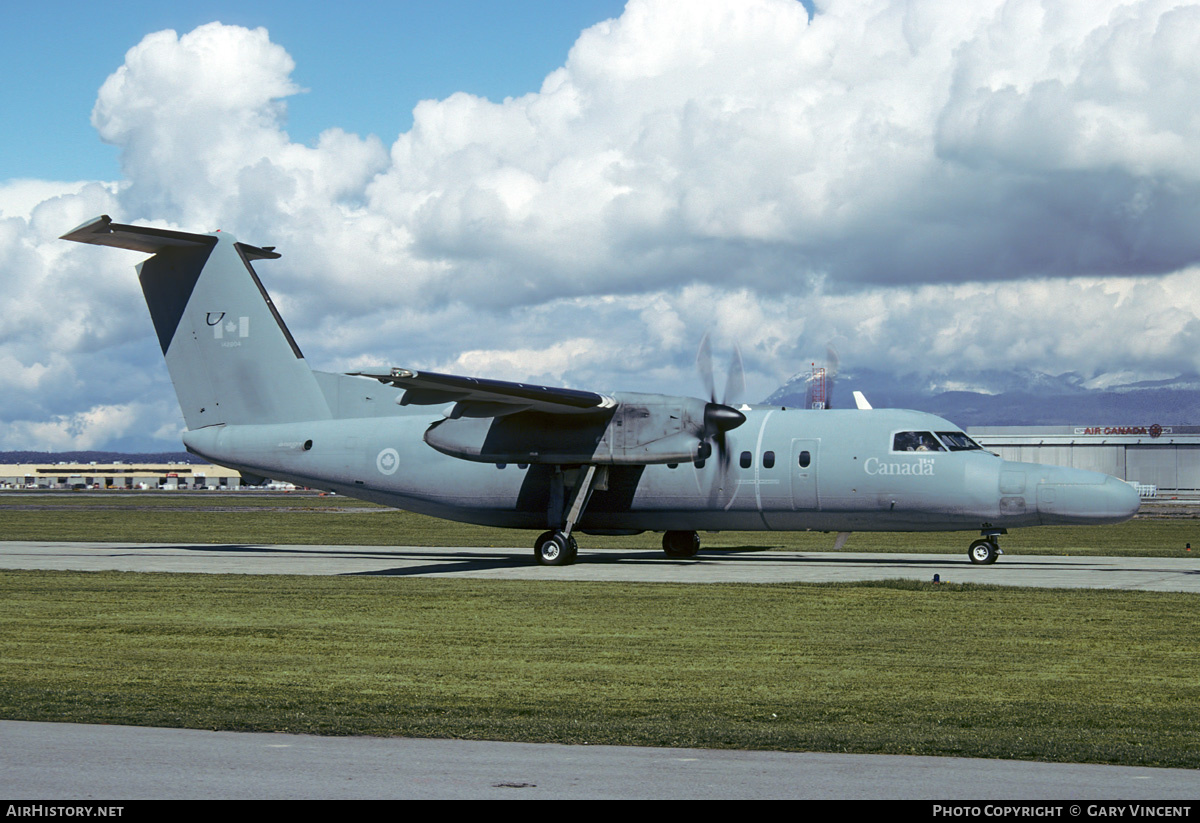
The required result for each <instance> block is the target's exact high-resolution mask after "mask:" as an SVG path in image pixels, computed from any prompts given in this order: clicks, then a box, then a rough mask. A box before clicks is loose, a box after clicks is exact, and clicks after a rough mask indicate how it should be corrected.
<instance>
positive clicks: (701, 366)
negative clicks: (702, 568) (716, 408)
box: [696, 332, 717, 403]
mask: <svg viewBox="0 0 1200 823" xmlns="http://www.w3.org/2000/svg"><path fill="white" fill-rule="evenodd" d="M696 371H697V372H699V373H700V380H701V382H703V383H704V389H705V391H706V392H707V396H708V399H709V401H710V402H713V403H715V402H716V401H717V386H716V382H715V381H714V380H713V361H712V343H710V342H709V340H708V332H705V333H704V338H703V339H702V340H701V341H700V350H699V351H697V352H696Z"/></svg>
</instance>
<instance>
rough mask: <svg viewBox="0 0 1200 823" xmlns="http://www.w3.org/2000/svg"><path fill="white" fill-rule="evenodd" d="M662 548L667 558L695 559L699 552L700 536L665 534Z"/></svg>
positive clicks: (694, 534) (676, 533)
mask: <svg viewBox="0 0 1200 823" xmlns="http://www.w3.org/2000/svg"><path fill="white" fill-rule="evenodd" d="M662 546H663V551H664V552H666V554H667V557H673V558H679V557H695V556H696V553H697V552H698V551H700V535H698V534H696V533H695V532H665V533H663V539H662Z"/></svg>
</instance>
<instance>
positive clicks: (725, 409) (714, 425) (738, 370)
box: [696, 332, 746, 505]
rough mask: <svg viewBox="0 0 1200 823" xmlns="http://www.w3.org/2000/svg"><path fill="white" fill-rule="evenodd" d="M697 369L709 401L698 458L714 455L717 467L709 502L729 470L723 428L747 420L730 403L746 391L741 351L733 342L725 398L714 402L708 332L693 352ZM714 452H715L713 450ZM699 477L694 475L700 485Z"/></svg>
mask: <svg viewBox="0 0 1200 823" xmlns="http://www.w3.org/2000/svg"><path fill="white" fill-rule="evenodd" d="M696 371H697V372H699V374H700V379H701V381H703V383H704V389H705V391H706V392H707V394H708V399H709V402H708V403H707V404H705V406H704V428H703V430H702V431H701V432H700V448H699V451H698V459H700V460H703V461H705V463H706V464H707V461H708V460H710V459H712V458H713V457H715V458H716V467H715V468H716V471H715V472H713V481H712V488H711V489H710V491H709V503H710V505H712V504H714V503H716V501H717V500H718V499H719V498H720V495H721V491H722V489H723V488H724V485H725V482H726V478H727V476H728V474H729V462H730V455H729V447H728V444H727V443H726V438H725V434H726V432H729V431H732V430H733V429H736V428H737V427H738V426H740V425H742V424H743V423H745V422H746V415H744V414H742V413H741V412H740V411H738V410H737V409H736V408H734V407H733V406H734V405H736V404H739V403H740V402H741V398H742V394H743V393H744V392H745V391H746V371H745V367H744V366H743V364H742V351H741V349H740V348H738V347H737V345H736V344H735V345H734V350H733V357H732V359H731V360H730V362H729V373H728V375H727V376H726V377H725V399H724V402H721V403H718V402H717V386H716V380H715V378H714V376H713V360H712V341H711V340H710V336H709V334H708V333H707V332H705V334H704V339H702V340H701V341H700V349H699V351H697V352H696ZM714 453H715V454H714ZM699 484H700V478H699V475H697V477H696V485H697V488H699Z"/></svg>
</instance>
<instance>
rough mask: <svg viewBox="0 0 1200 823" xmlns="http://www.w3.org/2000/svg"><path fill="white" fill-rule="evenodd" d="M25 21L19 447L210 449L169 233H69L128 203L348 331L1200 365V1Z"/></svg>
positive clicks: (407, 360)
mask: <svg viewBox="0 0 1200 823" xmlns="http://www.w3.org/2000/svg"><path fill="white" fill-rule="evenodd" d="M260 27H261V29H260ZM263 29H265V31H266V34H264V33H263ZM0 46H2V48H0V61H3V64H2V67H3V69H4V70H5V73H6V77H7V78H9V81H8V82H6V83H5V84H2V85H0V116H2V122H3V128H2V129H0V141H2V142H0V449H78V448H124V449H129V450H138V451H155V450H174V449H177V448H178V445H179V432H180V429H181V427H182V420H181V417H180V414H179V411H178V408H177V406H176V404H175V399H174V392H173V389H172V386H171V383H170V380H169V378H168V376H167V374H166V370H165V368H164V366H163V363H162V358H161V356H160V353H159V351H158V346H157V344H156V342H155V339H154V335H153V330H152V329H151V327H150V323H149V321H148V319H147V317H146V313H145V307H144V305H143V304H142V303H143V301H142V297H141V295H140V293H139V291H138V286H137V279H136V277H135V276H134V275H133V271H132V267H133V266H134V265H135V264H136V263H137V262H138V255H136V254H134V253H131V252H123V251H117V250H111V249H99V248H95V247H88V246H80V245H78V244H70V243H64V242H63V241H61V240H59V239H58V238H59V236H60V235H62V234H63V233H64V232H66V231H68V230H70V229H71V228H73V227H75V226H77V225H79V224H80V223H83V222H84V221H85V220H89V219H91V218H94V217H95V216H96V215H98V214H110V215H112V216H113V217H114V219H117V220H118V221H121V222H131V223H153V224H156V225H160V226H174V227H177V228H180V229H183V230H189V231H208V230H211V229H214V228H220V229H221V230H223V231H227V232H229V233H231V234H234V235H235V236H237V237H238V238H239V239H242V240H244V241H245V242H248V243H251V244H253V245H262V246H277V247H278V249H279V250H280V252H281V253H282V255H283V256H282V258H281V259H280V260H278V261H270V262H267V261H263V262H262V263H261V264H260V265H259V274H260V276H261V277H262V279H263V282H264V283H265V284H266V286H267V288H269V289H270V290H271V294H272V297H273V298H274V300H275V303H276V305H278V306H279V307H280V310H281V312H282V313H283V315H284V317H285V318H286V320H287V322H288V325H289V327H290V328H291V330H292V332H293V334H294V336H295V337H296V339H297V341H298V343H299V344H300V346H301V348H302V349H303V350H304V353H305V355H306V357H307V358H308V360H309V362H310V363H311V364H312V365H313V366H314V367H316V368H320V369H326V370H337V371H353V370H356V369H361V368H364V367H377V366H386V365H396V366H405V367H410V368H418V369H432V370H436V371H444V372H450V373H458V374H471V375H477V376H481V377H492V378H497V379H503V380H519V381H523V382H532V383H540V384H545V385H559V386H568V387H572V388H581V389H588V390H593V391H601V392H611V391H622V390H624V391H647V392H659V393H670V394H686V395H698V394H700V393H703V389H702V386H701V381H700V380H699V378H698V377H697V374H696V370H695V356H696V348H697V346H698V344H699V341H700V340H701V338H703V337H704V335H705V334H706V333H711V335H712V340H713V345H714V356H715V359H716V361H717V362H721V361H723V360H725V358H727V357H728V353H729V351H730V350H731V349H732V347H733V346H734V345H735V344H736V345H737V346H738V347H739V348H740V349H741V352H742V355H743V358H744V361H745V364H746V385H747V390H746V397H745V399H748V400H752V401H753V400H757V399H760V398H764V397H766V396H767V395H769V394H770V393H771V392H772V391H774V390H775V389H776V388H777V387H778V386H779V385H780V384H782V383H783V382H784V381H786V380H787V379H788V378H789V377H791V376H793V375H795V374H797V373H799V372H804V371H806V370H807V369H808V368H809V364H810V363H812V362H813V361H814V360H816V361H820V360H823V359H824V358H825V357H826V352H827V349H828V347H830V346H832V347H833V348H835V349H836V350H837V352H838V354H839V356H840V360H841V365H842V368H843V369H845V370H847V371H852V370H854V369H855V368H856V367H859V366H862V367H870V368H873V369H883V370H889V371H891V372H893V373H895V374H897V375H904V376H906V378H908V379H910V380H911V381H912V382H913V384H914V385H921V386H927V387H928V388H929V390H931V391H937V390H947V389H956V388H958V389H981V390H986V389H987V387H988V380H989V379H990V378H989V377H988V375H995V374H997V373H1003V372H1006V371H1008V370H1011V369H1023V370H1028V371H1033V372H1045V373H1049V374H1055V375H1058V374H1063V373H1071V374H1075V375H1078V376H1079V379H1080V380H1081V381H1082V382H1084V383H1085V384H1086V385H1088V386H1093V387H1096V386H1110V385H1117V384H1120V383H1121V382H1122V381H1126V382H1128V381H1132V380H1136V379H1139V378H1140V379H1151V378H1169V377H1173V376H1175V375H1178V374H1181V373H1195V372H1197V371H1200V289H1198V288H1197V283H1200V280H1198V275H1200V269H1198V268H1197V266H1198V264H1200V233H1197V232H1196V230H1195V227H1196V226H1197V225H1200V119H1197V118H1195V117H1194V116H1192V115H1191V113H1192V112H1194V111H1195V98H1196V89H1197V88H1200V0H1183V2H1175V0H1086V1H1084V0H1080V2H1065V0H973V2H969V3H963V2H961V0H924V2H919V3H914V2H910V0H823V2H821V4H820V10H819V12H818V13H816V14H810V11H809V8H806V7H805V5H803V4H802V3H800V2H797V0H688V2H680V0H629V1H628V3H621V2H612V1H609V2H602V1H601V0H580V2H570V3H559V2H549V1H548V0H546V1H544V2H543V0H537V1H536V2H535V1H534V0H526V2H503V3H483V2H465V0H449V2H437V3H432V2H430V3H426V2H395V3H385V4H373V5H370V6H367V5H361V4H357V3H342V4H330V3H314V2H308V3H294V2H289V3H267V2H238V3H205V2H199V3H192V4H162V3H148V2H127V3H122V4H117V5H109V6H104V5H99V4H94V3H55V2H48V3H42V4H21V5H20V6H18V5H16V4H10V7H9V8H6V9H5V18H4V26H3V29H2V30H0ZM93 111H95V118H94V119H95V122H94V123H93V122H92V120H93ZM105 141H107V142H105ZM722 352H724V354H722ZM721 371H723V369H721ZM1163 422H1169V421H1163Z"/></svg>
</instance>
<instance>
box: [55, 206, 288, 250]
mask: <svg viewBox="0 0 1200 823" xmlns="http://www.w3.org/2000/svg"><path fill="white" fill-rule="evenodd" d="M61 239H63V240H74V241H75V242H76V243H90V244H92V245H93V246H113V247H114V248H118V249H129V250H130V251H140V252H145V253H146V254H158V253H159V252H161V251H163V250H164V249H172V248H175V249H177V248H201V247H206V246H207V247H211V246H212V245H213V244H215V243H216V242H217V239H216V237H214V236H213V235H211V234H195V233H193V232H187V231H175V230H174V229H155V228H151V227H150V226H129V225H126V224H124V223H114V222H113V221H112V218H111V217H109V216H108V215H107V214H102V215H100V216H99V217H97V218H96V219H95V220H91V221H88V222H87V223H84V224H83V225H82V226H80V227H78V228H76V229H73V230H71V231H69V232H67V233H66V234H64V235H63V236H62V238H61ZM238 245H239V246H240V247H241V249H242V252H243V253H244V254H245V255H246V257H247V259H249V260H260V259H264V258H267V259H275V258H277V257H279V256H280V255H279V254H278V253H277V252H276V251H275V250H274V249H273V248H265V249H260V248H258V247H256V246H248V245H246V244H245V243H239V244H238Z"/></svg>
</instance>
